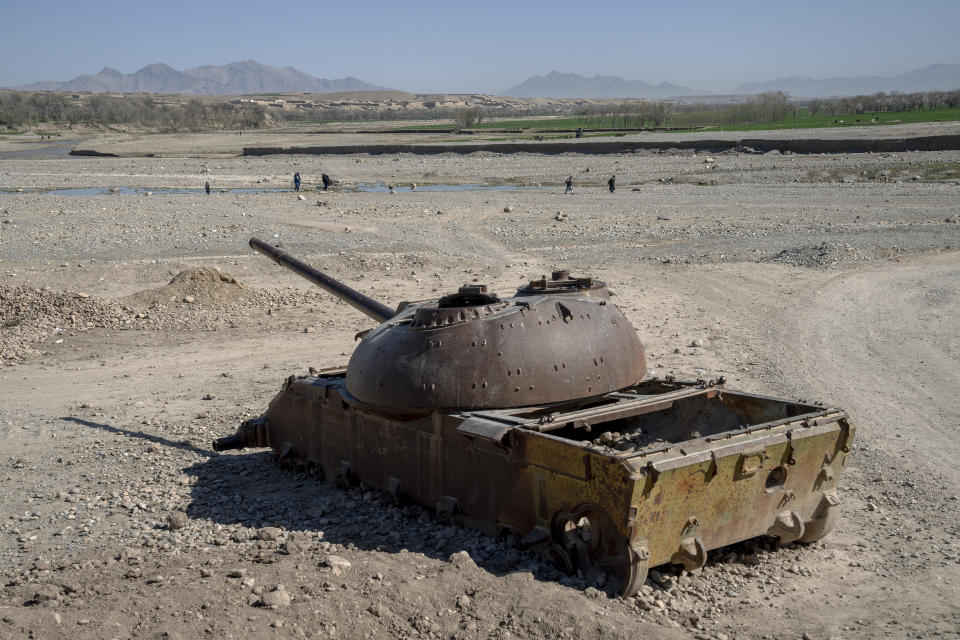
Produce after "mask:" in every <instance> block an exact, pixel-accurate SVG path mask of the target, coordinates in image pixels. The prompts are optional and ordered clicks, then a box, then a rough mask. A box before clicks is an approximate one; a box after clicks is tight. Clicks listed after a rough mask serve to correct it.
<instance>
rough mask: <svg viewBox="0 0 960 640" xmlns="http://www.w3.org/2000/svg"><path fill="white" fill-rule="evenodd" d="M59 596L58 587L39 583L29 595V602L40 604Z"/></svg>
mask: <svg viewBox="0 0 960 640" xmlns="http://www.w3.org/2000/svg"><path fill="white" fill-rule="evenodd" d="M59 597H60V588H59V587H57V586H56V585H52V584H44V585H40V587H38V588H37V589H36V590H35V591H34V592H33V595H32V596H31V597H30V602H32V603H34V604H42V603H44V602H47V601H49V600H56V599H57V598H59Z"/></svg>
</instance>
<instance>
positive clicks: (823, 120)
mask: <svg viewBox="0 0 960 640" xmlns="http://www.w3.org/2000/svg"><path fill="white" fill-rule="evenodd" d="M954 121H960V108H954V109H947V108H944V109H930V110H926V109H925V110H917V111H900V112H881V113H862V114H859V115H836V116H831V115H830V114H828V113H826V112H825V111H824V110H821V111H820V113H818V114H816V115H811V114H810V111H809V110H808V109H807V108H806V107H801V108H799V109H797V112H796V116H794V114H793V112H792V111H788V112H787V116H786V118H784V120H783V122H757V123H744V124H730V125H704V126H703V127H702V128H703V129H706V130H708V131H754V130H758V129H809V128H812V127H860V126H870V125H878V126H879V125H890V124H903V123H908V122H954Z"/></svg>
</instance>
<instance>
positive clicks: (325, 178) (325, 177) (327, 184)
mask: <svg viewBox="0 0 960 640" xmlns="http://www.w3.org/2000/svg"><path fill="white" fill-rule="evenodd" d="M320 180H322V181H323V190H324V191H326V190H327V189H329V188H330V185H331V184H333V180H331V179H330V176H328V175H327V174H325V173H324V174H323V175H321V176H320Z"/></svg>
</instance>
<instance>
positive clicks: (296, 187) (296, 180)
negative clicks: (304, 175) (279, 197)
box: [293, 171, 300, 191]
mask: <svg viewBox="0 0 960 640" xmlns="http://www.w3.org/2000/svg"><path fill="white" fill-rule="evenodd" d="M293 190H294V191H300V172H299V171H298V172H296V173H295V174H293Z"/></svg>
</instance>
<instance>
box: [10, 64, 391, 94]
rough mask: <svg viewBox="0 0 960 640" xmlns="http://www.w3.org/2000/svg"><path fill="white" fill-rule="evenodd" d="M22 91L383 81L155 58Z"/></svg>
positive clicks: (356, 85)
mask: <svg viewBox="0 0 960 640" xmlns="http://www.w3.org/2000/svg"><path fill="white" fill-rule="evenodd" d="M15 88H16V89H21V90H26V91H44V90H47V91H92V92H95V93H138V92H148V93H187V94H213V95H232V94H249V93H263V92H269V91H277V92H283V91H286V92H291V91H295V92H309V93H332V92H335V91H382V90H386V87H381V86H379V85H375V84H371V83H369V82H364V81H362V80H359V79H357V78H353V77H346V78H339V79H333V80H328V79H326V78H315V77H313V76H311V75H309V74H306V73H304V72H302V71H298V70H297V69H294V68H293V67H273V66H270V65H265V64H260V63H259V62H256V61H254V60H245V61H244V62H231V63H230V64H226V65H223V66H213V65H206V66H201V67H195V68H193V69H187V70H186V71H177V70H176V69H174V68H173V67H171V66H169V65H166V64H162V63H157V64H149V65H147V66H145V67H143V68H142V69H140V70H138V71H136V72H135V73H127V74H124V73H121V72H119V71H117V70H116V69H112V68H110V67H104V68H103V70H102V71H101V72H100V73H97V74H93V75H90V74H84V75H81V76H77V77H76V78H74V79H72V80H67V81H66V82H34V83H32V84H28V85H23V86H20V87H15Z"/></svg>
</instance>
